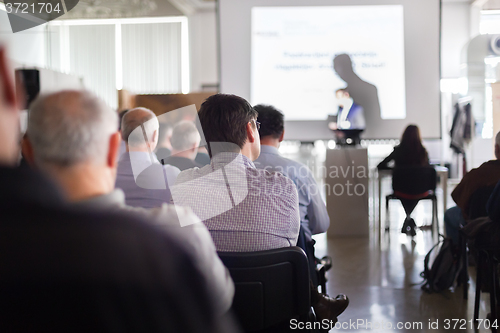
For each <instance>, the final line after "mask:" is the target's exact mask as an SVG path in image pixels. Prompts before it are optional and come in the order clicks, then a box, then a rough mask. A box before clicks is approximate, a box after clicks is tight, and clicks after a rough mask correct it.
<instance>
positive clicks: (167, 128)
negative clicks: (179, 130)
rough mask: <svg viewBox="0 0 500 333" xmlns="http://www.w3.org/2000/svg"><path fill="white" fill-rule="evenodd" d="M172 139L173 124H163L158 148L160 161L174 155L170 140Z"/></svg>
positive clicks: (157, 154)
mask: <svg viewBox="0 0 500 333" xmlns="http://www.w3.org/2000/svg"><path fill="white" fill-rule="evenodd" d="M171 137H172V124H170V123H166V122H161V123H160V128H159V132H158V145H157V146H156V151H155V153H156V156H157V157H158V160H160V161H161V160H163V159H165V158H167V157H169V156H170V155H171V154H172V144H171V143H170V139H171Z"/></svg>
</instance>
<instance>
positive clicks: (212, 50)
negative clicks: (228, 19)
mask: <svg viewBox="0 0 500 333" xmlns="http://www.w3.org/2000/svg"><path fill="white" fill-rule="evenodd" d="M188 19H189V36H190V53H191V91H193V92H197V91H200V90H201V87H202V85H203V84H217V83H219V61H218V50H217V49H218V44H217V21H216V14H215V10H211V11H203V12H198V13H195V14H193V15H191V16H189V18H188Z"/></svg>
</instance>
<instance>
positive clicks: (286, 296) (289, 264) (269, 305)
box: [219, 246, 311, 332]
mask: <svg viewBox="0 0 500 333" xmlns="http://www.w3.org/2000/svg"><path fill="white" fill-rule="evenodd" d="M219 256H220V258H221V260H222V261H223V262H224V264H225V265H226V267H227V268H228V269H229V272H230V273H231V277H232V278H233V281H234V284H235V289H236V290H235V295H234V300H233V306H232V309H233V311H234V313H235V314H236V317H237V318H238V319H239V321H240V324H241V325H242V327H243V329H244V330H245V331H246V332H252V331H258V330H264V329H267V328H271V327H273V326H276V325H278V324H280V323H284V322H289V320H290V319H292V318H297V317H299V318H307V316H308V314H309V311H310V309H311V301H310V282H309V267H308V260H307V257H306V254H305V253H304V251H303V250H302V249H301V248H299V247H296V246H294V247H287V248H280V249H274V250H267V251H258V252H219ZM288 325H289V324H288Z"/></svg>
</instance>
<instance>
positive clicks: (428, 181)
mask: <svg viewBox="0 0 500 333" xmlns="http://www.w3.org/2000/svg"><path fill="white" fill-rule="evenodd" d="M436 183H437V175H436V169H434V167H432V166H404V167H396V168H394V170H393V172H392V188H393V190H394V192H396V191H397V192H401V193H405V194H409V195H418V194H422V193H425V192H427V191H434V190H435V189H436Z"/></svg>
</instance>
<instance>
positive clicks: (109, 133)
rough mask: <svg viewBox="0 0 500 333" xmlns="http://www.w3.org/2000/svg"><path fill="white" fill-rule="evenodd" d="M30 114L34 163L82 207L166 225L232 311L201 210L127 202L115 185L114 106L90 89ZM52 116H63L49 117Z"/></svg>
mask: <svg viewBox="0 0 500 333" xmlns="http://www.w3.org/2000/svg"><path fill="white" fill-rule="evenodd" d="M70 101H71V102H70ZM30 114H31V115H30V119H29V125H28V138H29V137H34V138H37V141H33V143H31V141H28V144H29V145H31V147H32V149H28V151H29V152H31V156H29V153H28V154H27V156H26V158H28V159H29V160H30V161H31V163H33V164H36V165H37V166H38V167H40V168H41V169H43V170H45V171H47V172H48V173H49V174H50V176H51V177H52V178H53V179H54V180H55V181H56V182H57V183H58V184H59V185H60V187H61V188H62V189H63V191H64V193H65V194H66V196H67V197H68V199H69V200H70V201H72V202H74V203H78V204H77V205H76V206H77V207H80V208H88V209H100V210H107V211H113V210H114V211H118V212H123V213H130V214H139V215H142V216H144V218H149V219H150V220H152V221H154V222H155V224H156V225H158V226H160V227H162V228H164V229H166V230H167V231H168V233H169V234H170V235H172V236H174V237H175V238H176V239H177V240H178V241H179V242H180V243H182V244H183V245H185V246H186V249H187V250H188V252H190V254H191V255H192V257H193V258H194V263H195V265H196V267H197V268H198V269H199V271H200V272H201V273H202V275H203V277H204V278H205V282H206V286H207V289H208V290H209V291H210V292H212V293H213V296H214V300H215V302H214V303H216V305H217V306H216V310H217V312H218V313H220V314H222V313H224V312H226V311H227V310H229V308H230V306H231V303H232V297H233V294H234V286H233V283H232V280H231V278H230V276H229V272H228V271H227V269H226V268H225V267H224V264H223V263H222V262H221V261H220V259H219V257H218V255H217V252H216V250H215V246H214V244H213V241H212V238H211V237H210V233H209V232H208V230H207V228H206V227H205V226H204V225H203V223H201V221H200V220H199V219H198V218H197V217H196V215H194V214H193V213H192V212H191V210H190V209H189V208H181V207H177V208H174V207H173V206H171V205H167V204H164V205H163V206H161V207H160V208H152V209H144V208H138V207H130V206H126V205H125V196H124V194H123V192H122V191H121V190H120V189H115V190H113V187H114V182H115V176H116V167H117V164H116V160H117V153H118V151H117V149H118V147H119V143H120V141H121V139H120V134H119V132H118V131H117V128H116V126H115V125H114V123H115V119H114V118H116V116H114V114H113V111H111V110H110V109H109V108H107V107H106V106H105V105H104V104H103V103H101V102H100V101H99V100H98V99H97V98H96V97H94V96H93V95H91V94H89V93H86V92H78V91H64V92H60V93H56V94H52V95H48V96H44V97H40V98H39V99H38V100H37V101H36V103H34V105H33V106H32V107H31V110H30ZM50 119H53V120H54V119H58V120H59V121H58V122H51V121H47V120H50ZM70 129H71V131H70ZM49 133H58V135H57V136H55V135H50V134H49ZM88 133H93V135H92V139H91V140H89V142H87V143H86V145H84V146H83V145H81V144H80V143H79V142H78V141H79V138H81V137H85V136H86V135H87V134H88ZM110 138H111V139H110ZM28 140H29V139H28ZM47 147H50V150H49V149H47ZM95 147H102V148H101V149H100V150H96V149H95ZM65 149H69V150H73V149H74V150H77V149H78V151H79V155H81V156H78V157H77V156H75V155H71V156H67V155H64V156H58V155H63V154H62V153H63V152H64V150H65ZM52 151H58V152H61V153H58V154H53V153H52ZM34 157H36V158H34ZM63 158H64V161H63V160H62V159H63ZM179 219H182V220H184V221H189V222H190V225H188V226H185V227H183V228H181V226H180V224H179ZM198 222H200V223H198ZM165 255H168V254H165Z"/></svg>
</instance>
